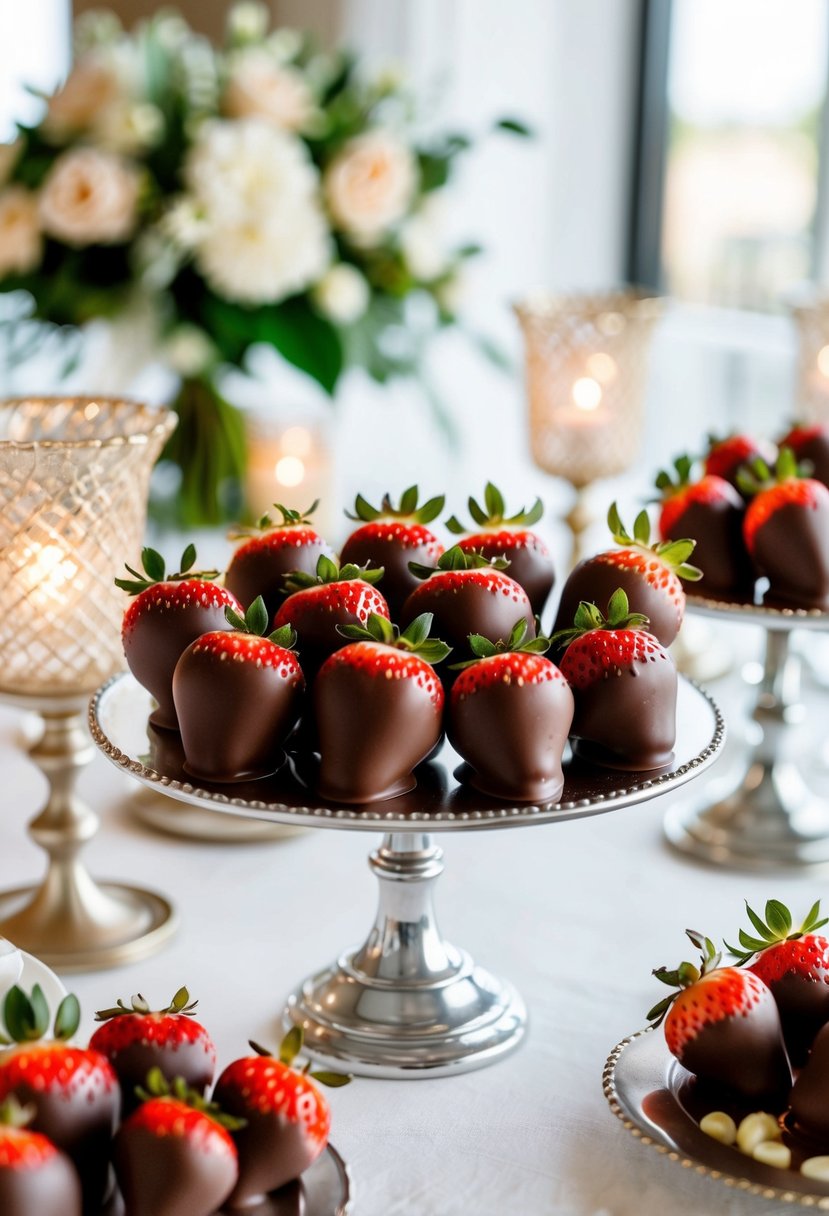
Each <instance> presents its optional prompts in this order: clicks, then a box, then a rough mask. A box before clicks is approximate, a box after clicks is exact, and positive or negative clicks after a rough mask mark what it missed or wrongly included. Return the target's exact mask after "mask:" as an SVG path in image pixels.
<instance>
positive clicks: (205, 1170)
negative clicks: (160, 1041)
mask: <svg viewBox="0 0 829 1216" xmlns="http://www.w3.org/2000/svg"><path fill="white" fill-rule="evenodd" d="M140 1096H141V1097H142V1098H143V1099H144V1101H143V1102H142V1104H141V1106H139V1107H138V1110H136V1111H134V1112H133V1113H132V1114H131V1115H130V1117H129V1118H128V1119H127V1120H126V1121H125V1122H124V1123H122V1124H121V1127H120V1129H119V1131H118V1135H117V1136H116V1137H115V1145H114V1149H113V1163H114V1165H115V1173H116V1176H117V1178H118V1185H119V1187H120V1188H121V1194H122V1196H123V1198H124V1206H125V1209H126V1210H125V1216H212V1213H214V1212H215V1211H216V1209H217V1208H219V1207H221V1205H222V1204H223V1203H224V1201H225V1199H227V1197H228V1195H229V1194H230V1192H231V1191H232V1189H233V1187H234V1186H235V1184H236V1180H237V1178H238V1176H239V1160H238V1155H237V1152H236V1146H235V1144H234V1143H233V1140H232V1138H231V1135H230V1133H231V1131H233V1130H236V1129H237V1128H238V1127H239V1125H240V1123H239V1120H238V1119H234V1118H232V1117H231V1116H228V1115H226V1114H224V1113H223V1112H222V1111H221V1110H220V1109H219V1107H218V1106H217V1105H216V1104H215V1103H214V1102H207V1101H205V1099H204V1098H203V1097H202V1096H201V1095H200V1094H198V1093H196V1092H195V1091H193V1090H188V1088H187V1086H186V1084H185V1082H184V1081H183V1079H182V1078H181V1077H177V1078H175V1079H174V1080H173V1082H172V1083H171V1084H170V1083H168V1082H167V1081H166V1080H165V1078H164V1076H163V1075H162V1072H161V1070H160V1069H158V1068H154V1069H152V1071H151V1072H150V1074H149V1075H148V1077H147V1088H146V1090H143V1091H142V1092H141V1095H140Z"/></svg>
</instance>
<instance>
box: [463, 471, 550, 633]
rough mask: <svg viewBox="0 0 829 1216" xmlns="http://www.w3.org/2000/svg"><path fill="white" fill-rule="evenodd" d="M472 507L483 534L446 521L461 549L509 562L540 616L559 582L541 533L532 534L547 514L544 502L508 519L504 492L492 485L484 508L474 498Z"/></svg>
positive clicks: (470, 502) (471, 511) (511, 576)
mask: <svg viewBox="0 0 829 1216" xmlns="http://www.w3.org/2000/svg"><path fill="white" fill-rule="evenodd" d="M468 505H469V514H470V515H471V516H472V518H473V520H474V521H475V523H476V524H477V525H478V527H479V528H480V529H481V531H479V532H475V531H472V532H471V533H470V531H469V529H468V528H465V527H464V526H463V524H462V523H461V522H460V520H459V519H458V518H457V516H455V515H453V516H452V517H451V519H448V520H447V521H446V527H447V528H448V529H449V531H450V532H452V533H454V534H455V535H456V536H460V537H461V538H462V539H461V540H459V541H458V545H459V547H460V548H461V549H463V550H464V552H469V551H474V552H477V553H480V554H481V555H482V556H483V557H486V558H493V557H503V558H506V559H507V560H508V561H509V575H510V578H514V579H515V581H516V583H519V584H520V585H521V586H522V587H523V588H524V590H525V591H526V593H527V595H528V596H529V597H530V603H531V604H532V610H533V612H534V613H535V615H536V616H539V615H540V614H541V612H542V611H543V609H544V605H545V604H546V603H547V598H548V596H549V594H550V592H551V590H552V588H553V583H554V582H555V571H554V569H553V559H552V558H551V557H550V551H549V549H548V548H547V546H546V545H545V544H544V541H543V540H542V539H541V537H540V536H539V535H538V533H536V532H532V531H531V530H530V529H531V527H532V525H533V524H536V523H538V521H539V520H540V519H541V517H542V515H543V514H544V506H543V503H542V502H541V499H540V498H537V499H536V500H535V502H534V503H533V505H532V507H530V509H529V511H525V510H524V508H523V507H522V508H521V510H520V511H518V512H516V514H515V515H507V509H506V506H505V504H504V498H503V495H502V494H501V491H500V490H499V489H498V488H497V486H494V485H493V484H492V482H491V481H488V482H487V483H486V486H485V487H484V506H483V507H482V506H481V505H480V504H479V503H478V502H476V500H475V499H474V498H470V499H469V501H468ZM464 533H467V535H466V536H464V535H463V534H464Z"/></svg>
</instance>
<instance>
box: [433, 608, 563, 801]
mask: <svg viewBox="0 0 829 1216" xmlns="http://www.w3.org/2000/svg"><path fill="white" fill-rule="evenodd" d="M527 634H528V630H527V622H526V621H525V620H524V618H523V617H519V619H518V621H516V623H515V626H514V627H513V629H512V632H511V633H510V635H509V638H508V639H507V641H506V642H497V643H493V642H490V641H489V639H488V638H484V637H479V636H475V635H473V636H472V637H470V638H469V647H470V649H471V651H472V653H473V654H474V655H475V658H474V659H470V660H469V662H466V663H460V664H458V667H459V668H460V675H459V676H458V678H457V679H456V680H455V683H454V685H453V686H452V696H451V702H450V710H449V725H448V728H447V730H448V734H449V740H450V742H451V743H452V746H453V747H454V748H455V750H456V751H457V752H459V753H460V755H461V756H463V758H464V760H466V761H467V763H468V764H469V765H471V767H472V775H471V777H470V782H471V784H472V785H474V786H475V787H476V788H477V789H480V790H482V791H483V792H484V793H485V794H492V795H494V796H495V797H496V798H508V799H511V800H513V801H516V802H556V801H557V800H558V799H559V798H560V797H561V791H562V789H563V787H564V774H563V773H562V769H561V760H562V755H563V752H564V747H565V745H566V743H567V736H568V734H569V732H570V724H571V722H572V721H573V694H572V692H571V691H570V687H569V685H568V684H567V681H566V680H565V679H564V677H563V676H562V674H561V672H560V671H559V669H558V668H557V667H556V666H555V664H554V663H552V662H551V661H550V660H549V659H547V658H545V657H544V652H545V651H546V650H548V649H549V646H550V639H549V638H544V637H536V638H532V637H528V636H527Z"/></svg>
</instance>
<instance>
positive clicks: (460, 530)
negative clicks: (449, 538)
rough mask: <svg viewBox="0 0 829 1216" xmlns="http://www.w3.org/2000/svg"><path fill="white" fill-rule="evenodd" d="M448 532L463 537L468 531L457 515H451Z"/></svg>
mask: <svg viewBox="0 0 829 1216" xmlns="http://www.w3.org/2000/svg"><path fill="white" fill-rule="evenodd" d="M446 530H447V531H448V532H451V533H452V535H453V536H462V535H463V534H464V532H466V531H467V529H466V528H465V527H464V526H463V524H462V523H461V521H460V520H459V519H458V517H457V515H450V516H449V518H448V519H447V521H446Z"/></svg>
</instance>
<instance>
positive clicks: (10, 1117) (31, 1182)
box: [0, 1098, 81, 1216]
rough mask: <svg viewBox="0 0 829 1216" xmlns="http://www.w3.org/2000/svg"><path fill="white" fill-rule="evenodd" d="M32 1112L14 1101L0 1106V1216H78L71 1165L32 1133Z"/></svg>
mask: <svg viewBox="0 0 829 1216" xmlns="http://www.w3.org/2000/svg"><path fill="white" fill-rule="evenodd" d="M31 1115H32V1111H31V1109H30V1108H27V1107H23V1106H21V1105H20V1103H19V1102H16V1101H15V1099H14V1098H8V1099H6V1101H5V1102H4V1103H2V1105H0V1212H2V1213H3V1216H81V1185H80V1182H79V1181H78V1175H77V1173H76V1172H75V1169H74V1167H73V1165H72V1162H71V1161H70V1160H69V1158H68V1157H66V1156H65V1155H64V1154H63V1153H62V1152H60V1150H59V1149H58V1148H56V1147H55V1145H54V1144H53V1143H52V1141H51V1140H47V1138H46V1137H45V1136H43V1135H41V1134H40V1132H33V1131H32V1130H31V1129H30V1128H29V1127H28V1123H29V1120H30V1118H31Z"/></svg>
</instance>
